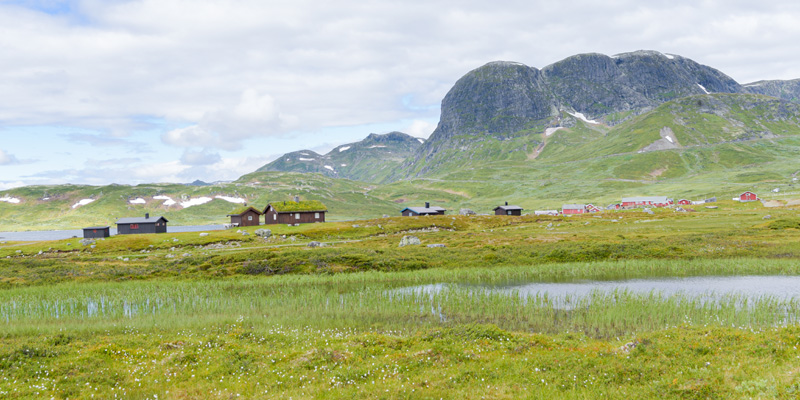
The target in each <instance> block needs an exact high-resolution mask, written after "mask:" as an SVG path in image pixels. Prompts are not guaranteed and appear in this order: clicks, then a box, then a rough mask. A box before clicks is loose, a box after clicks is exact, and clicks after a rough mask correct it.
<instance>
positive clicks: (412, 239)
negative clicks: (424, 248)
mask: <svg viewBox="0 0 800 400" xmlns="http://www.w3.org/2000/svg"><path fill="white" fill-rule="evenodd" d="M420 244H422V242H420V240H419V238H418V237H416V236H410V235H406V236H403V239H401V240H400V245H399V247H405V246H419V245H420Z"/></svg>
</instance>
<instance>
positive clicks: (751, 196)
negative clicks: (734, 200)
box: [739, 191, 758, 201]
mask: <svg viewBox="0 0 800 400" xmlns="http://www.w3.org/2000/svg"><path fill="white" fill-rule="evenodd" d="M757 200H758V195H757V194H755V193H753V192H750V191H747V192H744V193H742V194H740V195H739V201H757Z"/></svg>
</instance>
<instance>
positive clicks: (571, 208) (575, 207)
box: [561, 204, 586, 215]
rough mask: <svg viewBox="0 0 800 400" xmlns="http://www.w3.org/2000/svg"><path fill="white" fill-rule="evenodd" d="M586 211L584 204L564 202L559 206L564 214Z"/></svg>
mask: <svg viewBox="0 0 800 400" xmlns="http://www.w3.org/2000/svg"><path fill="white" fill-rule="evenodd" d="M585 212H586V206H584V205H583V204H564V206H562V207H561V213H562V214H564V215H570V214H583V213H585Z"/></svg>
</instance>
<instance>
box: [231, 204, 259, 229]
mask: <svg viewBox="0 0 800 400" xmlns="http://www.w3.org/2000/svg"><path fill="white" fill-rule="evenodd" d="M261 214H262V212H261V211H259V210H256V209H255V208H253V207H242V208H239V209H236V211H234V212H232V213H230V214H228V216H229V217H231V226H258V225H261Z"/></svg>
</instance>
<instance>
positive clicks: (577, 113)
mask: <svg viewBox="0 0 800 400" xmlns="http://www.w3.org/2000/svg"><path fill="white" fill-rule="evenodd" d="M567 114H569V115H572V116H573V117H575V118H577V119H579V120H581V121H583V122H586V123H587V124H595V125H597V124H599V122H597V121H595V120H593V119H588V118H586V116H585V115H583V113H579V112H577V111H575V113H571V112H569V111H567Z"/></svg>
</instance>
